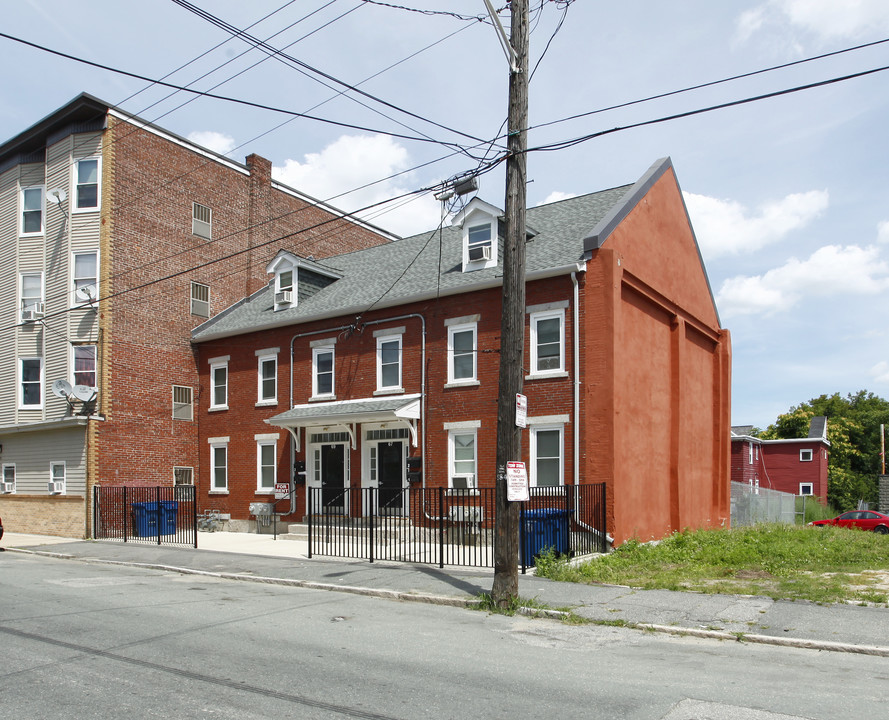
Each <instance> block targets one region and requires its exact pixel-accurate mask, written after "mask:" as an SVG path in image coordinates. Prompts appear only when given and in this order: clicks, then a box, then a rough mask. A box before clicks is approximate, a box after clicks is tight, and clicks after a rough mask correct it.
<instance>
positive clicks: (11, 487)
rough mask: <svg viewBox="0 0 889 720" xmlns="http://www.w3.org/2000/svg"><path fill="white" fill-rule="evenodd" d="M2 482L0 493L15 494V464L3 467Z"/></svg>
mask: <svg viewBox="0 0 889 720" xmlns="http://www.w3.org/2000/svg"><path fill="white" fill-rule="evenodd" d="M2 482H3V484H2V485H0V492H4V493H14V492H15V463H8V464H4V465H3V478H2Z"/></svg>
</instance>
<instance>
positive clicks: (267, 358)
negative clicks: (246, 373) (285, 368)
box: [257, 354, 278, 404]
mask: <svg viewBox="0 0 889 720" xmlns="http://www.w3.org/2000/svg"><path fill="white" fill-rule="evenodd" d="M257 357H258V363H259V368H258V372H257V383H258V389H257V392H258V400H257V402H258V403H262V404H272V403H276V402H277V401H278V356H277V355H276V354H275V355H272V354H267V355H258V356H257Z"/></svg>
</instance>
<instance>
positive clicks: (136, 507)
mask: <svg viewBox="0 0 889 720" xmlns="http://www.w3.org/2000/svg"><path fill="white" fill-rule="evenodd" d="M152 505H153V506H154V507H149V506H152ZM133 534H134V535H136V536H137V537H157V503H144V502H142V503H133Z"/></svg>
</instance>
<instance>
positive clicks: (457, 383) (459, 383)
mask: <svg viewBox="0 0 889 720" xmlns="http://www.w3.org/2000/svg"><path fill="white" fill-rule="evenodd" d="M479 385H481V383H480V382H479V381H478V380H452V381H451V382H449V383H445V389H446V390H447V389H448V388H465V387H478V386H479Z"/></svg>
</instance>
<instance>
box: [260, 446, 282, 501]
mask: <svg viewBox="0 0 889 720" xmlns="http://www.w3.org/2000/svg"><path fill="white" fill-rule="evenodd" d="M277 466H278V463H277V443H276V441H275V440H268V439H257V441H256V489H257V491H258V492H274V490H275V483H276V482H277V477H278V467H277Z"/></svg>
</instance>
